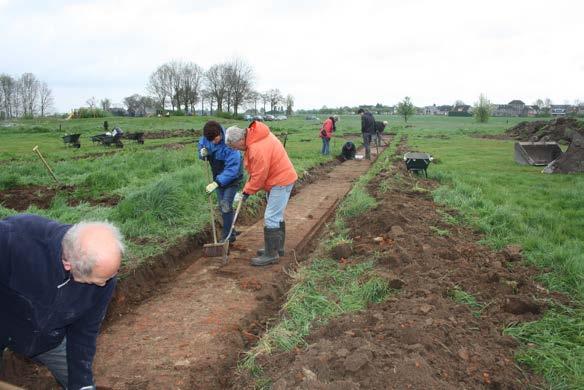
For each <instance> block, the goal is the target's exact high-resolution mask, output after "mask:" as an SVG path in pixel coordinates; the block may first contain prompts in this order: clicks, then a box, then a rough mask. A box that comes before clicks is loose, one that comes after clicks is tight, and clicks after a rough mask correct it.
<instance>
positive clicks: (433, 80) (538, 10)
mask: <svg viewBox="0 0 584 390" xmlns="http://www.w3.org/2000/svg"><path fill="white" fill-rule="evenodd" d="M583 15H584V2H582V1H579V0H573V1H568V0H554V1H539V0H530V1H513V0H483V1H468V0H466V1H462V0H461V1H458V0H442V1H431V0H407V1H404V0H401V1H390V0H385V1H383V0H380V1H376V0H359V1H344V0H331V1H328V0H321V1H318V0H289V1H268V0H251V1H247V0H209V1H207V0H197V1H193V0H191V1H188V0H167V1H161V0H156V1H154V0H101V1H98V0H77V1H68V0H42V1H41V0H39V1H36V0H35V1H27V0H0V37H1V44H0V73H7V74H9V75H12V76H14V77H19V76H20V75H21V74H22V73H24V72H31V73H34V74H35V75H36V76H37V77H38V78H39V79H41V80H42V81H45V82H47V83H48V85H49V87H50V88H51V89H52V91H53V95H54V98H55V107H56V109H57V110H58V111H59V112H65V111H69V110H70V109H72V108H76V107H80V106H86V103H85V102H86V101H87V100H88V99H89V98H91V97H95V98H96V99H97V100H98V101H99V100H100V99H103V98H109V99H111V100H112V101H113V102H114V103H121V102H122V100H123V98H124V97H126V96H129V95H132V94H134V93H139V94H146V84H147V81H148V77H149V76H150V74H151V73H152V72H153V71H154V70H155V69H156V68H157V67H158V66H159V65H162V64H164V63H166V62H168V61H172V60H182V61H192V62H194V63H196V64H198V65H200V66H201V67H203V68H204V69H208V68H209V67H210V66H211V65H213V64H216V63H221V62H224V61H226V60H229V59H232V58H235V57H238V58H242V59H244V60H245V61H246V62H247V63H249V64H250V65H251V66H252V67H253V68H254V70H255V76H256V77H255V87H256V89H257V90H259V91H265V90H267V89H270V88H279V89H280V91H282V93H283V94H284V95H286V94H291V95H293V96H294V98H295V101H296V104H295V108H320V107H322V106H324V105H326V106H328V107H336V106H344V105H349V106H354V105H359V104H375V103H378V102H379V103H382V104H387V105H394V104H396V103H397V102H399V101H400V100H402V99H403V97H404V96H410V97H411V99H412V101H413V102H414V104H415V105H417V106H423V105H431V104H434V103H435V104H452V103H454V101H455V100H457V99H460V100H463V101H464V102H466V103H467V104H473V103H474V102H476V101H477V100H478V97H479V94H481V93H484V94H486V96H487V97H488V98H489V99H490V100H491V102H493V103H507V102H509V101H510V100H513V99H521V100H523V101H524V102H526V103H528V104H530V103H532V102H533V101H535V99H537V98H542V99H544V98H546V97H549V98H550V99H552V101H553V102H554V103H558V104H562V103H567V102H569V103H573V102H574V100H576V99H579V100H584V41H583V38H584V20H583V18H582V16H583Z"/></svg>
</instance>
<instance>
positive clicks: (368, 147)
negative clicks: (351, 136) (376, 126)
mask: <svg viewBox="0 0 584 390" xmlns="http://www.w3.org/2000/svg"><path fill="white" fill-rule="evenodd" d="M372 136H373V134H371V133H363V146H365V158H370V157H371V138H372Z"/></svg>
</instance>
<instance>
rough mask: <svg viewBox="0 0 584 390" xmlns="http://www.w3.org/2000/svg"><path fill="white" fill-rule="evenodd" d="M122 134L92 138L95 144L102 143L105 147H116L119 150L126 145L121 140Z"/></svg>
mask: <svg viewBox="0 0 584 390" xmlns="http://www.w3.org/2000/svg"><path fill="white" fill-rule="evenodd" d="M121 138H122V136H121V134H117V135H107V134H97V135H94V136H92V137H91V141H93V143H100V144H102V145H103V146H111V145H115V146H116V147H117V148H123V147H124V144H123V143H122V140H121Z"/></svg>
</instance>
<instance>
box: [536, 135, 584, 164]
mask: <svg viewBox="0 0 584 390" xmlns="http://www.w3.org/2000/svg"><path fill="white" fill-rule="evenodd" d="M543 172H544V173H576V172H584V136H583V135H581V134H579V133H574V135H573V137H572V143H571V144H570V146H569V147H568V150H566V152H565V153H563V154H562V155H561V156H560V157H558V158H557V159H555V160H554V161H552V162H551V163H550V164H549V165H548V166H547V167H545V168H544V170H543Z"/></svg>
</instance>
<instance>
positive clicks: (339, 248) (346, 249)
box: [331, 243, 353, 260]
mask: <svg viewBox="0 0 584 390" xmlns="http://www.w3.org/2000/svg"><path fill="white" fill-rule="evenodd" d="M352 254H353V247H352V246H351V244H349V243H341V244H338V245H335V246H334V247H333V248H332V249H331V256H332V258H333V259H335V260H341V259H348V258H350V257H351V255H352Z"/></svg>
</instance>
